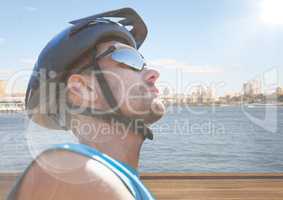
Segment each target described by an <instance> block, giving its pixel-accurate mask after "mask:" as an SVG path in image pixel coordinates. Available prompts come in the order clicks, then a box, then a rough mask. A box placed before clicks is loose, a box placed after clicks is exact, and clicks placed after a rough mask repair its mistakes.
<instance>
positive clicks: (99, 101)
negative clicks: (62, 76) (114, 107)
mask: <svg viewBox="0 0 283 200" xmlns="http://www.w3.org/2000/svg"><path fill="white" fill-rule="evenodd" d="M113 45H114V46H115V47H116V48H117V49H121V48H130V49H132V50H133V48H132V47H130V46H128V45H126V44H124V43H121V42H118V41H113V40H112V41H107V42H102V43H99V44H98V45H97V46H96V56H97V55H101V54H102V53H104V52H106V51H107V50H108V49H109V48H110V47H111V46H113ZM135 51H136V50H135ZM92 59H93V57H92V55H86V56H85V57H84V58H83V59H81V61H80V63H79V65H89V64H90V63H91V62H92ZM97 64H98V65H99V66H100V68H101V69H102V71H103V75H104V77H105V78H106V80H107V83H108V85H109V86H110V89H111V92H112V94H113V96H114V98H115V99H116V101H117V103H118V108H119V109H120V110H121V112H122V114H123V115H124V116H125V117H128V118H131V119H142V120H144V122H145V123H147V124H151V123H153V122H155V121H157V120H158V119H160V118H161V117H162V116H163V114H164V112H165V109H164V106H163V104H162V103H160V102H159V101H157V96H158V89H157V88H156V86H155V83H156V81H157V79H158V78H159V73H158V72H157V71H156V70H153V69H149V68H147V67H145V68H144V69H143V70H140V71H139V70H136V69H133V68H131V67H130V66H128V65H126V64H123V63H120V62H117V61H115V60H114V59H113V58H112V56H111V53H110V54H108V55H106V56H104V57H102V58H101V59H99V60H98V61H97ZM94 73H95V71H94V70H93V68H92V67H89V68H87V69H86V70H85V71H83V72H82V73H80V74H72V75H70V77H69V78H68V81H67V86H68V90H69V101H71V102H72V104H75V105H80V106H83V107H91V108H95V109H98V110H103V111H109V109H111V108H110V107H109V105H108V103H107V101H106V99H105V97H104V95H103V92H102V91H101V88H100V86H99V84H98V82H97V80H96V77H95V74H94Z"/></svg>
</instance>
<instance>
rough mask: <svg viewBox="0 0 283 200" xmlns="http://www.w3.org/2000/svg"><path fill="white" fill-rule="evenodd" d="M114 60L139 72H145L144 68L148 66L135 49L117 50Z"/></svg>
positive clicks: (113, 56)
mask: <svg viewBox="0 0 283 200" xmlns="http://www.w3.org/2000/svg"><path fill="white" fill-rule="evenodd" d="M112 59H113V60H115V61H116V62H119V63H123V64H125V65H128V66H129V67H131V68H133V69H135V70H139V71H141V70H143V68H144V66H145V65H146V63H145V61H144V59H143V57H142V56H141V55H140V53H139V52H138V51H136V50H135V49H130V48H121V49H117V50H115V51H114V52H113V53H112Z"/></svg>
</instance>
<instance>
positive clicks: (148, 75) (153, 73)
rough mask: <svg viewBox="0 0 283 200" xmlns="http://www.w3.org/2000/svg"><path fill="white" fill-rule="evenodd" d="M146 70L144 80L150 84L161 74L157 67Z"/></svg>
mask: <svg viewBox="0 0 283 200" xmlns="http://www.w3.org/2000/svg"><path fill="white" fill-rule="evenodd" d="M144 71H145V73H144V80H145V81H146V82H147V83H149V84H154V83H155V82H156V80H157V79H158V78H159V76H160V74H159V72H158V71H157V70H155V69H149V68H146V69H144Z"/></svg>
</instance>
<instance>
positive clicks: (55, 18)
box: [0, 0, 283, 94]
mask: <svg viewBox="0 0 283 200" xmlns="http://www.w3.org/2000/svg"><path fill="white" fill-rule="evenodd" d="M105 2H106V1H97V0H84V1H79V0H68V1H66V0H60V1H54V0H49V1H40V0H25V1H24V0H22V1H20V0H17V1H16V0H10V1H3V2H2V3H1V6H0V79H6V80H8V81H9V82H13V84H14V83H16V84H15V85H13V86H12V87H14V88H15V90H20V91H24V90H25V87H26V84H27V80H28V77H29V73H30V71H31V69H32V68H33V65H34V63H35V62H36V59H37V56H38V55H39V53H40V51H41V50H42V49H43V48H44V46H45V45H46V44H47V42H48V41H49V40H50V39H51V38H52V37H54V36H55V35H56V34H58V33H59V32H60V31H62V30H63V29H65V28H66V27H68V26H69V24H68V22H69V21H71V20H74V19H78V18H82V17H86V16H90V15H93V14H96V13H99V12H103V11H108V10H112V9H118V8H122V7H132V8H134V9H135V10H136V11H137V12H138V13H139V14H140V15H141V16H142V17H143V19H144V21H145V22H146V24H147V26H148V30H149V33H148V37H147V39H146V41H145V43H144V45H143V46H142V47H141V49H140V51H141V53H142V54H143V55H144V57H145V58H146V59H147V60H148V62H149V64H150V66H152V67H155V68H157V69H158V70H159V71H160V74H161V76H160V80H159V85H160V87H165V86H168V87H170V88H172V90H174V91H175V92H186V91H187V90H188V89H189V88H190V86H191V85H195V84H205V85H217V86H216V87H217V88H218V93H219V94H224V93H225V92H230V91H240V89H241V87H242V84H243V83H244V82H246V81H248V80H251V79H254V78H260V79H262V77H269V79H272V80H269V82H268V81H265V83H272V84H273V83H276V84H278V85H283V56H282V55H283V45H282V44H283V14H282V10H283V1H282V0H213V1H211V0H198V1H197V0H186V1H185V0H178V1H160V0H156V1H152V0H151V1H148V0H143V1H125V0H123V1H121V0H115V1H111V0H109V1H107V3H105ZM270 72H271V73H270ZM23 74H24V75H23ZM266 74H267V75H266ZM270 74H271V75H270ZM270 76H271V78H270ZM11 80H17V81H11Z"/></svg>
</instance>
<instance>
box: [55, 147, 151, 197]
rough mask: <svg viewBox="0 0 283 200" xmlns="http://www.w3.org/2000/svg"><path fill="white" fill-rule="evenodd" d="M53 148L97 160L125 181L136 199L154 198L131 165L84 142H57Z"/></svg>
mask: <svg viewBox="0 0 283 200" xmlns="http://www.w3.org/2000/svg"><path fill="white" fill-rule="evenodd" d="M52 149H64V150H68V151H72V152H75V153H78V154H80V155H84V156H86V157H89V158H92V159H94V160H97V161H99V162H100V163H102V164H103V165H105V166H106V167H108V168H109V169H110V170H111V171H113V172H114V173H115V174H116V175H117V176H118V177H119V178H120V179H121V180H122V181H123V183H124V184H125V185H126V186H127V187H128V189H129V191H130V192H131V193H132V194H133V196H134V197H135V199H136V200H154V198H153V196H152V195H151V193H150V192H149V191H148V189H147V188H146V187H145V186H144V184H143V183H142V182H141V181H140V179H139V177H138V173H137V171H136V170H135V169H134V168H132V167H130V166H128V165H126V164H124V163H122V162H120V161H118V160H115V159H113V158H111V157H109V156H108V155H106V154H103V153H102V152H100V151H98V150H96V149H94V148H91V147H89V146H87V145H84V144H74V143H66V144H57V145H54V146H53V148H52Z"/></svg>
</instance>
